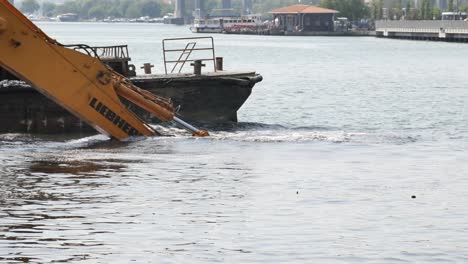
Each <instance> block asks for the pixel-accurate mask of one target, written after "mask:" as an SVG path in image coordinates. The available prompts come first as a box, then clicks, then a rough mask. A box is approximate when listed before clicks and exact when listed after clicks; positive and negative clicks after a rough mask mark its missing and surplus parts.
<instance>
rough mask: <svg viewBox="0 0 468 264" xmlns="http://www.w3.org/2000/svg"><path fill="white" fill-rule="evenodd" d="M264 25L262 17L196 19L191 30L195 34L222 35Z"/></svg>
mask: <svg viewBox="0 0 468 264" xmlns="http://www.w3.org/2000/svg"><path fill="white" fill-rule="evenodd" d="M262 25H263V21H262V18H261V16H260V15H247V16H239V17H211V18H196V19H194V20H193V23H192V26H191V27H190V30H191V31H192V32H193V33H222V32H224V31H226V30H230V29H233V28H250V27H258V26H262Z"/></svg>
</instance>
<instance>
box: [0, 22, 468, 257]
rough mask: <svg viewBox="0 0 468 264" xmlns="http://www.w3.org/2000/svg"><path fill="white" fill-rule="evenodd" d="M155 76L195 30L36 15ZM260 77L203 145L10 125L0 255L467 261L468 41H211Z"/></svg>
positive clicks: (228, 62) (0, 190) (174, 136)
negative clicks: (112, 49)
mask: <svg viewBox="0 0 468 264" xmlns="http://www.w3.org/2000/svg"><path fill="white" fill-rule="evenodd" d="M39 26H40V27H41V28H42V29H43V30H44V31H45V32H47V33H48V34H49V35H51V36H52V37H54V38H57V39H58V40H60V41H61V42H62V43H87V44H90V45H117V44H128V45H129V48H130V54H131V56H132V58H133V63H135V64H136V65H141V64H142V63H144V62H152V63H154V64H155V65H156V70H157V71H161V69H162V68H163V65H162V62H161V60H162V55H161V40H162V39H163V38H169V37H186V36H188V37H193V36H199V35H195V34H192V33H190V31H189V30H188V28H187V27H177V26H168V25H143V24H98V23H95V24H86V23H70V24H66V23H63V24H62V23H39ZM214 37H215V45H216V48H217V55H219V56H223V57H224V58H225V68H226V69H228V70H235V69H254V70H256V71H258V72H259V73H261V74H262V75H263V76H264V81H263V82H262V83H260V84H258V85H257V86H256V87H255V88H254V90H253V93H252V96H251V97H250V98H249V99H248V101H247V102H246V103H245V105H244V106H243V107H242V108H241V110H240V111H239V120H240V122H239V124H237V125H229V126H222V127H212V128H210V130H211V134H212V136H211V137H209V138H203V139H195V138H192V137H190V136H188V135H187V134H186V133H184V132H182V131H180V130H178V129H175V128H167V127H158V128H159V129H161V130H162V131H163V132H165V134H168V135H171V136H167V137H155V138H148V139H146V140H135V141H130V142H125V143H121V142H112V141H109V140H108V139H107V138H106V137H105V136H101V135H96V136H77V135H69V136H40V135H27V134H3V135H0V160H1V165H0V166H1V167H0V174H1V178H0V262H1V263H23V262H28V263H51V262H61V263H130V262H133V263H214V262H223V263H260V262H263V263H467V262H468V237H467V236H466V233H467V232H468V223H467V221H466V220H467V219H468V211H467V210H466V208H467V206H468V194H467V193H466V190H467V189H468V175H467V171H468V162H467V160H468V154H467V151H466V149H467V147H468V136H467V135H468V113H467V111H466V110H467V109H466V102H468V92H467V89H468V87H467V82H466V58H467V57H468V49H467V46H466V44H454V43H439V42H424V41H420V42H418V41H400V40H386V39H376V38H372V37H370V38H354V37H279V36H240V35H214Z"/></svg>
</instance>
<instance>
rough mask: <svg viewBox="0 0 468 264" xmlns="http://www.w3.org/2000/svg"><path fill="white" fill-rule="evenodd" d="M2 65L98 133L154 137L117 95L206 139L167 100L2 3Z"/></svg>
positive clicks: (201, 131)
mask: <svg viewBox="0 0 468 264" xmlns="http://www.w3.org/2000/svg"><path fill="white" fill-rule="evenodd" d="M0 66H1V67H3V68H5V69H7V70H8V71H10V72H11V73H13V74H15V75H16V76H17V77H18V78H20V79H22V80H24V81H27V82H29V83H31V84H32V86H33V87H34V88H35V89H37V90H39V91H40V92H41V93H43V94H45V95H46V96H48V97H49V98H50V99H52V100H54V101H55V102H56V103H58V104H60V105H61V106H62V107H64V108H65V109H67V110H68V111H70V112H71V113H73V114H74V115H75V116H77V117H78V118H80V119H82V120H84V121H85V122H87V123H88V124H90V125H91V126H92V127H94V128H95V129H96V130H98V131H99V132H101V133H103V134H106V135H108V136H111V137H113V138H116V139H119V140H123V139H126V138H128V137H130V136H152V135H155V134H157V132H156V131H155V130H154V129H153V128H152V127H151V126H150V125H149V124H147V123H146V122H144V121H143V120H142V119H140V118H139V117H138V116H136V115H135V114H134V113H132V112H131V111H130V110H128V109H127V107H126V106H125V105H124V104H123V103H122V102H121V100H120V98H119V96H120V97H123V98H125V99H127V100H129V101H130V102H132V103H134V104H136V105H138V106H139V107H141V108H143V109H144V110H146V111H148V112H150V113H151V114H153V115H154V116H156V117H158V118H159V119H160V120H162V121H174V122H176V123H178V124H179V125H181V126H183V127H184V128H186V129H187V130H189V131H190V132H192V133H193V134H194V135H195V136H207V135H208V133H207V132H206V131H204V130H198V129H197V128H195V127H193V126H191V125H189V124H187V123H186V122H184V121H182V120H181V119H180V118H178V117H177V116H175V114H174V109H173V107H172V104H171V102H170V100H168V99H165V98H162V97H159V96H156V95H154V94H152V93H150V92H148V91H145V90H142V89H140V88H138V87H136V86H135V85H133V84H132V83H131V82H130V81H129V80H128V79H126V78H125V77H123V76H121V75H119V74H118V73H116V72H114V71H113V70H111V69H109V68H108V67H106V66H105V65H104V64H103V63H102V62H101V61H100V60H99V59H98V58H96V57H92V56H89V55H86V54H84V53H81V52H78V51H76V50H73V49H69V48H66V47H65V46H63V45H61V44H60V43H58V42H57V41H56V40H54V39H51V38H50V37H48V36H47V35H46V34H45V33H44V32H42V31H41V30H40V29H39V28H38V27H37V26H36V25H34V24H33V23H32V22H31V21H30V20H29V19H27V18H26V17H25V16H24V15H23V14H21V12H19V11H18V10H17V9H16V8H15V7H14V6H13V5H12V4H10V3H9V2H8V0H0Z"/></svg>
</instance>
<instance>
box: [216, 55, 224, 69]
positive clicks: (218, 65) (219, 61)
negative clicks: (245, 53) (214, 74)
mask: <svg viewBox="0 0 468 264" xmlns="http://www.w3.org/2000/svg"><path fill="white" fill-rule="evenodd" d="M216 70H217V71H222V70H223V57H216Z"/></svg>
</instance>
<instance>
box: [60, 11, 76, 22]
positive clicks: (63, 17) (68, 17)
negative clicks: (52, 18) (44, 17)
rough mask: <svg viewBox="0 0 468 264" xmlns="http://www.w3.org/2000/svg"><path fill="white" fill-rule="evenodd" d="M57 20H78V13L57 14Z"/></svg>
mask: <svg viewBox="0 0 468 264" xmlns="http://www.w3.org/2000/svg"><path fill="white" fill-rule="evenodd" d="M57 20H58V21H61V22H76V21H78V15H77V14H75V13H66V14H61V15H58V16H57Z"/></svg>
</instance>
